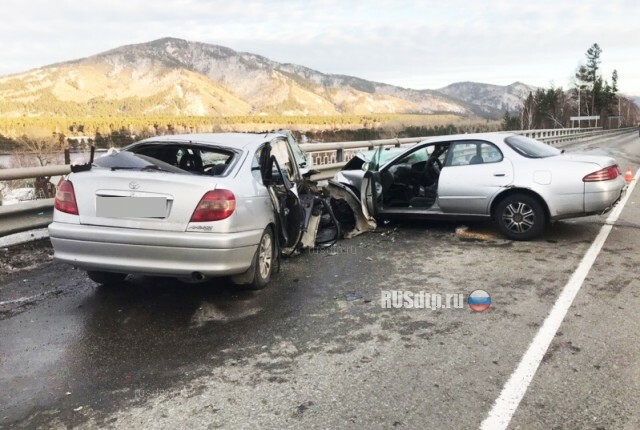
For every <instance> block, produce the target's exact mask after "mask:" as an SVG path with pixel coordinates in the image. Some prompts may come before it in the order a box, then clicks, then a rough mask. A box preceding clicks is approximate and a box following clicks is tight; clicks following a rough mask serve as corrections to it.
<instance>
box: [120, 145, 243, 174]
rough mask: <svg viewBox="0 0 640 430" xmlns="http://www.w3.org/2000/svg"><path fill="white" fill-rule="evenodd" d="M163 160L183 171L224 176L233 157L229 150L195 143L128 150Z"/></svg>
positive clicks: (144, 146)
mask: <svg viewBox="0 0 640 430" xmlns="http://www.w3.org/2000/svg"><path fill="white" fill-rule="evenodd" d="M130 151H131V152H134V153H136V154H141V155H145V156H147V157H152V158H155V159H158V160H160V161H163V162H165V163H167V164H170V165H172V166H175V167H178V168H179V169H182V170H184V171H187V172H190V173H193V174H197V175H207V176H224V175H225V174H226V173H227V171H228V168H229V166H231V164H232V161H233V159H234V157H235V153H234V152H233V151H230V150H225V149H221V148H214V147H202V146H197V145H177V144H169V145H160V144H153V145H143V146H140V147H135V148H132V149H131V150H130Z"/></svg>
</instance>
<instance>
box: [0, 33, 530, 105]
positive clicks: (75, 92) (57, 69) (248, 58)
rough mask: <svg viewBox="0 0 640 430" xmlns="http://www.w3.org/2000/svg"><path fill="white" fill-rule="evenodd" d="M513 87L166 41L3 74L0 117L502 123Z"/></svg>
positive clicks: (521, 86) (514, 100)
mask: <svg viewBox="0 0 640 430" xmlns="http://www.w3.org/2000/svg"><path fill="white" fill-rule="evenodd" d="M504 88H505V87H498V86H490V85H485V84H472V83H463V84H454V85H450V86H449V87H446V88H443V89H441V90H439V91H433V90H412V89H407V88H401V87H397V86H393V85H388V84H383V83H378V82H372V81H367V80H364V79H360V78H357V77H351V76H343V75H332V74H325V73H321V72H318V71H315V70H312V69H309V68H307V67H303V66H299V65H295V64H283V63H278V62H275V61H272V60H270V59H268V58H265V57H262V56H259V55H255V54H250V53H245V52H236V51H234V50H232V49H229V48H225V47H223V46H217V45H210V44H205V43H199V42H190V41H185V40H181V39H174V38H164V39H159V40H155V41H152V42H148V43H142V44H136V45H127V46H122V47H119V48H116V49H113V50H110V51H107V52H103V53H101V54H97V55H94V56H91V57H87V58H83V59H79V60H74V61H69V62H65V63H59V64H53V65H50V66H45V67H42V68H39V69H35V70H31V71H28V72H25V73H20V74H14V75H10V76H5V77H1V78H0V115H2V116H5V117H7V116H8V117H19V116H41V115H57V116H87V115H91V116H110V115H124V116H126V115H129V116H142V115H168V116H183V115H184V116H186V115H220V116H229V115H265V114H279V115H338V114H358V115H364V114H371V113H453V114H458V115H463V116H471V115H474V114H481V115H483V116H496V112H497V111H498V110H500V109H501V107H502V106H505V107H508V108H509V109H512V108H514V107H515V106H516V104H517V94H519V93H518V91H521V92H522V91H524V89H525V88H530V87H527V86H526V85H524V84H519V83H516V84H513V85H510V86H508V87H506V88H507V89H506V90H504ZM501 89H503V90H501ZM467 93H470V94H467ZM500 114H502V112H500ZM498 116H499V115H498Z"/></svg>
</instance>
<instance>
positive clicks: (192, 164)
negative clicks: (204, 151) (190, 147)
mask: <svg viewBox="0 0 640 430" xmlns="http://www.w3.org/2000/svg"><path fill="white" fill-rule="evenodd" d="M179 167H180V168H181V169H182V170H186V171H188V172H198V173H200V172H202V158H200V156H198V155H194V154H184V155H183V156H182V158H180V166H179Z"/></svg>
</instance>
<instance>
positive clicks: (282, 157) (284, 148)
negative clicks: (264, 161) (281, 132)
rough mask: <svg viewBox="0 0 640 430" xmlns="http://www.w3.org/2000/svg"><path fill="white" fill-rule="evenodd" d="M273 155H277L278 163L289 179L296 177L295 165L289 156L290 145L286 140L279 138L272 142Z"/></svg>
mask: <svg viewBox="0 0 640 430" xmlns="http://www.w3.org/2000/svg"><path fill="white" fill-rule="evenodd" d="M271 155H273V156H275V157H276V160H278V164H279V165H280V167H281V168H282V170H284V171H285V172H286V173H287V174H288V175H289V179H290V180H293V178H294V176H295V175H294V173H295V170H294V167H293V164H292V162H291V157H290V156H289V145H287V142H285V141H284V140H277V141H275V142H272V143H271Z"/></svg>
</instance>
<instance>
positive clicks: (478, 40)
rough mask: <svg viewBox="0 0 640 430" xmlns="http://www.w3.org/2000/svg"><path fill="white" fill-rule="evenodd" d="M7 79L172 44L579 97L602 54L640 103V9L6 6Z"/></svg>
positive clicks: (207, 1)
mask: <svg viewBox="0 0 640 430" xmlns="http://www.w3.org/2000/svg"><path fill="white" fill-rule="evenodd" d="M0 5H1V6H0V8H1V9H2V11H3V13H2V15H3V19H2V25H1V26H0V75H6V74H11V73H17V72H22V71H26V70H29V69H33V68H37V67H41V66H44V65H48V64H52V63H55V62H60V61H66V60H72V59H77V58H82V57H86V56H89V55H93V54H97V53H99V52H102V51H106V50H109V49H112V48H115V47H118V46H121V45H126V44H132V43H143V42H148V41H151V40H155V39H159V38H162V37H167V36H170V37H178V38H182V39H187V40H192V41H198V42H205V43H212V44H217V45H222V46H226V47H229V48H232V49H234V50H237V51H245V52H251V53H255V54H260V55H263V56H265V57H268V58H270V59H272V60H275V61H278V62H283V63H294V64H300V65H304V66H307V67H310V68H312V69H316V70H318V71H320V72H323V73H337V74H344V75H352V76H357V77H360V78H364V79H368V80H374V81H379V82H385V83H389V84H394V85H399V86H403V87H407V88H415V89H427V88H430V89H437V88H441V87H444V86H446V85H448V84H451V83H454V82H460V81H475V82H485V83H491V84H497V85H507V84H510V83H513V82H515V81H520V82H524V83H526V84H529V85H534V86H541V87H548V86H550V85H554V86H562V87H564V88H568V87H570V86H572V77H573V75H574V74H575V70H576V68H577V67H578V65H579V64H580V63H583V62H584V61H585V56H584V54H585V52H586V50H587V49H588V48H589V47H590V46H591V45H592V44H593V43H598V44H599V45H600V47H601V48H602V50H603V52H602V57H601V59H602V64H601V66H602V72H603V75H604V77H605V78H607V79H610V76H611V73H612V72H613V70H614V69H617V70H618V74H619V76H620V78H619V88H620V91H621V92H622V93H624V94H629V95H640V43H639V42H638V37H639V36H640V34H639V32H640V2H639V1H638V0H630V1H627V0H607V1H602V0H598V1H593V0H581V1H563V0H539V1H538V0H533V1H532V0H529V1H526V2H525V1H518V0H477V1H469V0H465V1H459V0H438V1H430V0H423V1H407V0H368V1H349V0H316V1H313V0H307V1H285V0H264V1H258V0H255V1H254V0H245V1H235V2H234V1H232V0H227V1H218V0H164V1H163V0H153V1H152V0H125V1H123V0H110V1H97V0H54V1H51V0H1V2H0Z"/></svg>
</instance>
